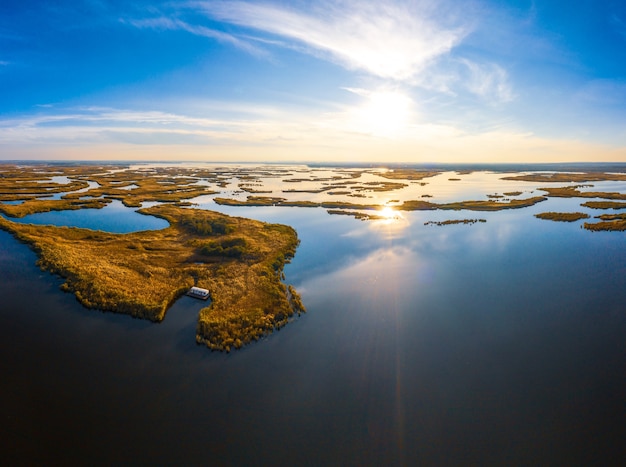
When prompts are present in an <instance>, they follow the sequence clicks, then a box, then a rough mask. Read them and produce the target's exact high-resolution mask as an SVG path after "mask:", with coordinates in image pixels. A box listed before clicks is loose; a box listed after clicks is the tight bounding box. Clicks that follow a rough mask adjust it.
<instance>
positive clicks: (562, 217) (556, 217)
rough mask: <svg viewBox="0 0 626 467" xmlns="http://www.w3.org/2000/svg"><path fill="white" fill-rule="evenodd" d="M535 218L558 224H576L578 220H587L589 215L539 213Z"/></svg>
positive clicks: (577, 213) (582, 213)
mask: <svg viewBox="0 0 626 467" xmlns="http://www.w3.org/2000/svg"><path fill="white" fill-rule="evenodd" d="M535 217H536V218H538V219H545V220H551V221H558V222H576V221H578V220H580V219H589V214H585V213H584V212H540V213H539V214H535Z"/></svg>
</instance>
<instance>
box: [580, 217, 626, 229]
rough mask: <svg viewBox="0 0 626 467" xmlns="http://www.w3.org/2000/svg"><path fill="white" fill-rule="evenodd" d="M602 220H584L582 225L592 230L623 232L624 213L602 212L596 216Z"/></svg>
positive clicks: (624, 226) (625, 225) (624, 227)
mask: <svg viewBox="0 0 626 467" xmlns="http://www.w3.org/2000/svg"><path fill="white" fill-rule="evenodd" d="M596 218H597V219H600V220H601V221H602V222H596V223H593V224H592V223H588V222H585V224H584V227H585V229H587V230H594V231H600V230H605V231H618V232H623V231H624V230H626V214H602V215H601V216H597V217H596Z"/></svg>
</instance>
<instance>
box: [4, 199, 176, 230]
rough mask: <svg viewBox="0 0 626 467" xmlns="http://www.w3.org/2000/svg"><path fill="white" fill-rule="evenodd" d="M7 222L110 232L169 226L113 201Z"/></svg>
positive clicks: (163, 221) (155, 218) (161, 220)
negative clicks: (101, 206)
mask: <svg viewBox="0 0 626 467" xmlns="http://www.w3.org/2000/svg"><path fill="white" fill-rule="evenodd" d="M10 220H11V221H14V222H19V223H24V224H35V225H58V226H67V227H81V228H84V229H91V230H104V231H106V232H112V233H129V232H138V231H141V230H160V229H164V228H166V227H168V226H169V223H168V222H167V221H166V220H165V219H159V218H157V217H154V216H145V215H143V214H139V213H138V212H137V210H136V209H129V208H127V207H125V206H124V205H123V204H122V203H121V202H120V201H117V200H113V201H111V202H110V203H109V204H108V205H106V206H105V207H103V208H102V209H78V210H74V211H49V212H41V213H37V214H30V215H28V216H24V217H22V218H18V219H14V218H11V219H10Z"/></svg>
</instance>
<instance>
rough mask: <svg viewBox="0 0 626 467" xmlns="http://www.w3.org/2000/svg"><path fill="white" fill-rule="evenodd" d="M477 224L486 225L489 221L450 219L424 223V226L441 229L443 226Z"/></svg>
mask: <svg viewBox="0 0 626 467" xmlns="http://www.w3.org/2000/svg"><path fill="white" fill-rule="evenodd" d="M477 222H481V223H485V222H487V220H486V219H449V220H445V221H428V222H424V225H437V226H439V227H441V226H442V225H456V224H465V225H468V224H469V225H471V224H476V223H477Z"/></svg>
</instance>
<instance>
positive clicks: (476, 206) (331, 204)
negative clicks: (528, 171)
mask: <svg viewBox="0 0 626 467" xmlns="http://www.w3.org/2000/svg"><path fill="white" fill-rule="evenodd" d="M546 199H547V198H546V197H545V196H536V197H533V198H528V199H518V200H510V201H508V202H496V201H458V202H452V203H443V204H439V203H431V202H429V201H423V200H409V201H404V202H403V203H402V204H401V205H398V206H395V209H396V210H399V211H434V210H436V209H442V210H454V211H458V210H462V209H466V210H469V211H500V210H503V209H517V208H524V207H527V206H533V205H535V204H537V203H539V202H541V201H545V200H546ZM214 201H215V202H216V203H217V204H223V205H227V206H292V207H321V208H326V209H333V210H337V209H359V210H379V209H382V208H383V207H384V206H382V205H377V204H355V203H347V202H335V201H322V202H313V201H287V200H286V199H285V198H271V197H267V198H266V197H257V196H248V199H247V200H237V199H231V198H215V199H214Z"/></svg>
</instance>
